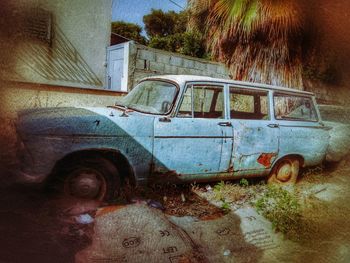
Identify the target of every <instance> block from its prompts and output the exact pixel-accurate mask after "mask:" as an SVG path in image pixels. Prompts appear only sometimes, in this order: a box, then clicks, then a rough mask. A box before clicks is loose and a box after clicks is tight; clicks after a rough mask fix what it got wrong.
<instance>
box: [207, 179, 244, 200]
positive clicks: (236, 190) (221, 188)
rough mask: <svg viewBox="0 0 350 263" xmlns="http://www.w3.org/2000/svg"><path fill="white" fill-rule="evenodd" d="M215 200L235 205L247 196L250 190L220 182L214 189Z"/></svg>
mask: <svg viewBox="0 0 350 263" xmlns="http://www.w3.org/2000/svg"><path fill="white" fill-rule="evenodd" d="M213 192H214V199H216V200H220V201H226V202H228V203H233V202H236V201H238V200H241V199H243V198H244V197H246V196H247V194H248V190H247V189H246V188H244V187H241V186H239V185H237V184H232V183H229V182H226V183H225V182H223V181H221V182H219V183H217V184H216V185H214V187H213Z"/></svg>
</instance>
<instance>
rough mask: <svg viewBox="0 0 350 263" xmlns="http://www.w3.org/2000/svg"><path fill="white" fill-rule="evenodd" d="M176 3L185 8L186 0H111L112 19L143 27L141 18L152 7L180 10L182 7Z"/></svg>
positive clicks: (164, 9)
mask: <svg viewBox="0 0 350 263" xmlns="http://www.w3.org/2000/svg"><path fill="white" fill-rule="evenodd" d="M173 2H174V3H173ZM176 4H177V5H179V6H182V7H184V8H185V7H186V4H187V0H113V7H112V21H117V20H123V21H125V22H130V23H135V24H138V25H140V26H142V27H143V26H144V25H143V22H142V18H143V16H144V15H146V14H149V13H150V11H151V9H152V8H154V9H162V10H163V11H169V10H173V11H175V12H180V11H181V10H182V9H181V8H180V7H179V6H177V5H176Z"/></svg>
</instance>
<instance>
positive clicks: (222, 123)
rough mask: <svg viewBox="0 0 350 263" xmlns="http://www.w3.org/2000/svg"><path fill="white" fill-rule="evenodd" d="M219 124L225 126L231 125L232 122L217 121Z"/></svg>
mask: <svg viewBox="0 0 350 263" xmlns="http://www.w3.org/2000/svg"><path fill="white" fill-rule="evenodd" d="M218 125H219V126H226V127H232V123H231V122H229V121H224V122H219V123H218Z"/></svg>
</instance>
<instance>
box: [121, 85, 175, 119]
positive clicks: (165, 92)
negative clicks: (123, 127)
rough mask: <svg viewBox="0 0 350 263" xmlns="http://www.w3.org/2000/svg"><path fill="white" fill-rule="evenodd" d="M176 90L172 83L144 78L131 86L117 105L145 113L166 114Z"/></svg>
mask: <svg viewBox="0 0 350 263" xmlns="http://www.w3.org/2000/svg"><path fill="white" fill-rule="evenodd" d="M176 92H177V89H176V86H175V85H174V84H171V83H168V82H164V81H158V80H146V81H142V82H141V83H139V84H138V85H137V86H136V87H135V88H133V89H132V91H130V93H129V94H128V95H126V96H125V97H124V98H122V99H121V100H120V101H119V102H118V103H117V105H120V106H124V107H127V108H128V109H132V110H136V111H140V112H145V113H151V114H166V113H168V112H169V111H170V110H171V107H172V105H173V103H174V99H175V96H176Z"/></svg>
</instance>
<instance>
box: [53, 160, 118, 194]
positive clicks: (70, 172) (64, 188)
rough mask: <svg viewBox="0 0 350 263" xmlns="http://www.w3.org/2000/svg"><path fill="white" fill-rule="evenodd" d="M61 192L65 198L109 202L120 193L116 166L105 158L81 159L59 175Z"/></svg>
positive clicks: (65, 168)
mask: <svg viewBox="0 0 350 263" xmlns="http://www.w3.org/2000/svg"><path fill="white" fill-rule="evenodd" d="M59 177H60V180H59V181H60V183H59V190H60V192H61V193H63V195H65V196H71V197H76V198H82V199H88V200H98V201H109V200H111V199H113V198H114V197H116V196H117V195H118V194H119V191H120V180H119V174H118V170H117V168H116V166H115V165H114V164H113V163H112V162H110V161H109V160H107V159H104V158H88V159H79V160H77V161H76V162H74V164H73V163H71V164H68V165H65V167H64V168H63V169H62V170H61V171H60V174H59Z"/></svg>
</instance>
